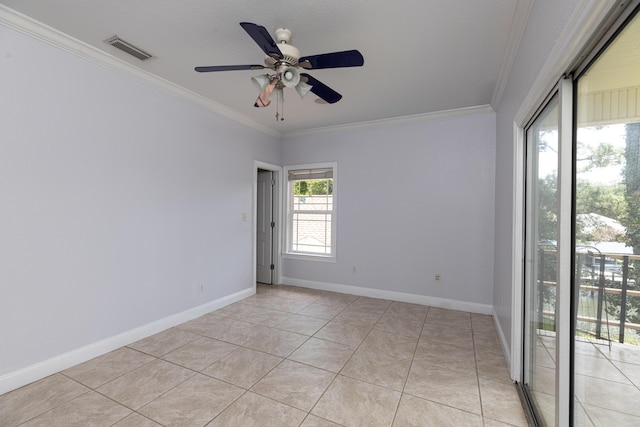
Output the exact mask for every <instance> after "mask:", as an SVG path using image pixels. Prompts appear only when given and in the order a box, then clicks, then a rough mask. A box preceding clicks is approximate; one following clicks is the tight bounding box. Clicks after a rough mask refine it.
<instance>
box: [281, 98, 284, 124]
mask: <svg viewBox="0 0 640 427" xmlns="http://www.w3.org/2000/svg"><path fill="white" fill-rule="evenodd" d="M280 111H282V117H280V121H281V122H284V92H282V97H281V98H280Z"/></svg>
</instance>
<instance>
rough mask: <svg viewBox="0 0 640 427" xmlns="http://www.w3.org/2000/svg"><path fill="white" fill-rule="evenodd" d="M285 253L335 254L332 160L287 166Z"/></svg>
mask: <svg viewBox="0 0 640 427" xmlns="http://www.w3.org/2000/svg"><path fill="white" fill-rule="evenodd" d="M285 173H286V174H287V177H288V178H287V179H288V183H287V184H288V185H287V229H286V236H287V253H288V254H293V255H305V256H317V257H325V258H335V240H336V239H335V237H336V233H335V230H336V224H335V222H336V221H335V212H336V164H335V163H323V164H314V165H304V166H288V167H286V168H285Z"/></svg>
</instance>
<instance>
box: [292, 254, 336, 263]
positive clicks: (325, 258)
mask: <svg viewBox="0 0 640 427" xmlns="http://www.w3.org/2000/svg"><path fill="white" fill-rule="evenodd" d="M282 258H286V259H295V260H299V261H316V262H336V257H335V256H333V255H312V254H298V253H285V254H282Z"/></svg>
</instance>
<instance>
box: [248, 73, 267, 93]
mask: <svg viewBox="0 0 640 427" xmlns="http://www.w3.org/2000/svg"><path fill="white" fill-rule="evenodd" d="M251 82H252V83H253V85H254V86H255V87H256V89H257V91H258V93H260V92H262V91H264V89H265V88H266V87H267V86H269V84H270V83H271V78H270V77H269V74H260V75H259V76H255V77H251Z"/></svg>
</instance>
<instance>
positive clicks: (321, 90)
mask: <svg viewBox="0 0 640 427" xmlns="http://www.w3.org/2000/svg"><path fill="white" fill-rule="evenodd" d="M300 76H301V77H306V79H307V81H306V83H307V84H309V85H311V92H313V93H315V94H316V95H318V97H320V98H322V99H324V100H325V101H327V102H328V103H329V104H333V103H336V102H338V101H340V100H341V99H342V95H340V94H339V93H338V92H336V91H335V90H333V89H331V88H330V87H329V86H327V85H325V84H324V83H322V82H321V81H319V80H316V79H314V78H313V77H311V76H310V75H309V74H307V73H301V74H300Z"/></svg>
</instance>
